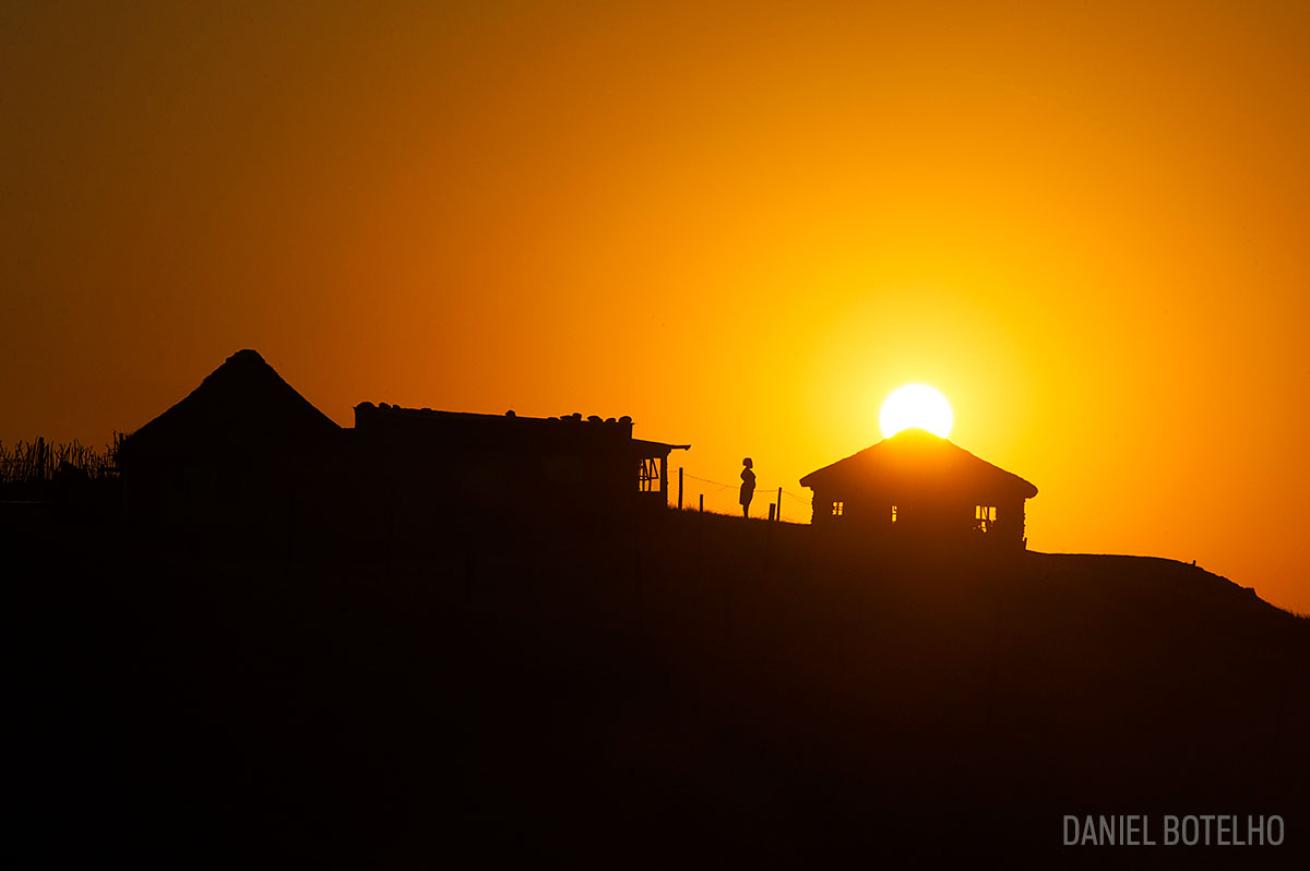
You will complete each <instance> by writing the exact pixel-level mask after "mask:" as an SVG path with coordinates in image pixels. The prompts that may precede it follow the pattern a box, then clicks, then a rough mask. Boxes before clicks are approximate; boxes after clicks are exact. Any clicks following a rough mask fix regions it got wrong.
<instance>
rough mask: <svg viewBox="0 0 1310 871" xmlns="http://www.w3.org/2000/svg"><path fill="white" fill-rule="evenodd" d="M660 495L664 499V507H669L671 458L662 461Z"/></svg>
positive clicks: (665, 457) (665, 456)
mask: <svg viewBox="0 0 1310 871" xmlns="http://www.w3.org/2000/svg"><path fill="white" fill-rule="evenodd" d="M660 495H661V496H663V497H664V507H665V508H668V507H669V456H668V454H665V455H664V456H663V457H662V458H661V459H660Z"/></svg>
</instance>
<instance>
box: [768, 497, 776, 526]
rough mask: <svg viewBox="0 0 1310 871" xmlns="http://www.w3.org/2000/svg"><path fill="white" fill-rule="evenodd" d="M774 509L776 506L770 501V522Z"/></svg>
mask: <svg viewBox="0 0 1310 871" xmlns="http://www.w3.org/2000/svg"><path fill="white" fill-rule="evenodd" d="M776 510H777V506H776V505H774V504H773V503H772V502H770V503H769V522H770V523H772V522H773V515H774V512H775V511H776Z"/></svg>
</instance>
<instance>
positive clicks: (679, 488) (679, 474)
mask: <svg viewBox="0 0 1310 871" xmlns="http://www.w3.org/2000/svg"><path fill="white" fill-rule="evenodd" d="M678 510H679V511H681V510H682V466H678Z"/></svg>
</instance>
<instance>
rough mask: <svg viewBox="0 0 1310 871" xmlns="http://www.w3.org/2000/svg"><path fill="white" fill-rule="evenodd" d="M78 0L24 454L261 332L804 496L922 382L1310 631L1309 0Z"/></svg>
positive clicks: (29, 371) (365, 390) (959, 429)
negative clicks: (590, 421) (607, 426)
mask: <svg viewBox="0 0 1310 871" xmlns="http://www.w3.org/2000/svg"><path fill="white" fill-rule="evenodd" d="M80 5H81V4H76V3H73V4H55V3H27V4H23V3H7V4H5V5H4V7H3V8H2V9H0V112H2V113H3V117H4V119H5V120H4V123H3V124H0V294H2V296H0V314H2V316H3V317H2V318H0V323H2V324H3V335H4V339H3V345H2V346H0V347H3V352H4V361H3V362H4V365H3V366H0V397H2V403H0V439H3V440H5V441H12V440H14V439H17V438H30V437H32V436H33V435H35V434H38V433H44V434H45V435H47V436H48V437H52V438H59V439H63V438H72V437H80V438H82V439H83V440H90V441H103V440H106V439H107V438H108V436H109V433H110V431H111V430H112V429H115V428H117V429H131V428H134V427H136V426H139V425H141V424H142V423H144V422H145V421H146V420H148V419H149V418H150V417H152V416H153V415H155V414H156V413H158V412H159V411H161V410H162V409H163V408H165V407H166V406H167V405H169V404H171V403H172V402H174V401H176V400H177V399H178V398H179V397H181V396H182V395H183V394H184V393H186V392H187V391H188V390H190V389H191V388H192V387H193V386H194V385H195V384H196V383H197V382H198V381H199V379H200V378H201V377H202V376H203V375H204V374H206V373H207V372H208V371H210V370H211V369H213V368H214V367H215V366H217V365H218V364H219V363H220V362H222V360H223V359H224V357H226V356H227V355H228V354H230V353H231V352H232V351H234V350H236V349H237V348H241V347H255V348H258V349H259V350H260V351H262V352H263V353H264V355H265V356H266V357H267V358H268V359H269V361H270V362H271V363H272V364H273V365H274V366H276V367H277V368H278V369H279V371H281V373H282V374H283V375H284V377H286V378H287V379H288V380H289V381H291V383H292V384H294V385H295V386H297V387H298V388H299V389H300V390H301V391H302V392H303V393H304V394H305V395H306V396H307V397H308V398H309V399H310V400H311V401H313V402H315V403H316V404H317V405H319V406H320V407H321V408H322V409H323V410H324V411H326V412H328V413H329V414H330V415H332V416H333V417H335V418H336V419H337V420H338V421H340V422H342V423H349V422H350V419H351V416H350V407H351V406H352V405H353V404H354V403H355V402H358V401H361V400H364V399H371V400H375V401H391V402H399V403H403V404H410V405H428V406H433V407H438V408H454V409H466V410H480V411H491V412H500V411H503V410H505V409H507V408H515V409H516V410H518V411H519V412H520V413H523V414H542V415H548V414H556V413H560V412H570V411H574V410H578V411H582V412H583V413H586V414H589V413H600V414H604V415H606V416H609V415H621V414H631V415H632V416H633V417H634V418H635V420H636V421H637V424H638V430H637V432H638V435H640V436H644V437H648V438H663V439H668V440H673V441H684V440H685V441H690V442H692V443H693V445H694V449H693V450H692V451H691V453H689V454H687V455H685V456H684V459H685V465H686V467H687V472H688V473H689V474H694V475H698V476H701V477H705V478H711V479H715V480H722V481H728V482H733V481H735V480H736V475H737V471H738V469H739V467H740V459H741V457H742V456H743V455H744V454H750V455H751V456H753V457H754V459H755V461H756V469H757V472H758V473H759V481H760V483H761V484H762V485H763V486H765V487H772V486H776V485H778V484H782V485H783V486H785V487H787V488H788V489H790V490H791V491H792V492H795V493H803V494H808V491H805V490H802V489H801V488H800V487H799V485H798V484H797V479H798V478H799V477H800V476H801V475H803V474H804V473H806V472H808V471H810V470H812V469H814V468H817V467H819V466H821V465H824V464H826V463H828V462H830V461H832V460H834V459H837V458H839V457H842V456H845V455H847V454H850V453H852V452H853V451H855V450H857V449H859V448H862V447H865V446H867V445H868V444H871V443H873V442H874V441H876V440H877V439H878V437H879V434H878V429H877V411H878V404H879V403H880V402H881V400H882V398H883V396H885V395H886V393H887V392H888V391H890V390H891V389H892V388H893V387H895V386H897V385H899V384H901V383H904V382H906V381H924V382H928V383H931V384H934V385H936V386H937V387H939V388H940V389H942V390H943V391H944V392H945V393H946V394H947V395H948V396H949V397H950V399H951V401H952V402H953V404H954V406H955V412H956V426H955V430H954V432H953V435H952V437H953V440H954V441H956V442H957V443H958V444H960V445H962V446H964V447H966V448H968V449H969V450H971V451H973V452H975V453H977V454H979V455H981V456H983V457H985V458H987V459H989V460H991V461H993V462H995V463H997V464H999V465H1001V466H1003V467H1005V468H1007V469H1010V470H1012V471H1015V472H1017V473H1019V474H1021V475H1023V476H1024V477H1026V478H1028V479H1029V480H1031V481H1033V482H1034V483H1035V484H1037V486H1038V487H1039V488H1040V489H1041V493H1040V495H1038V497H1037V498H1036V499H1035V500H1034V501H1033V502H1031V503H1030V504H1029V537H1030V544H1031V546H1032V547H1034V548H1037V549H1041V550H1072V551H1108V552H1127V553H1147V554H1157V555H1161V556H1169V557H1175V558H1179V559H1184V560H1191V559H1196V560H1197V561H1198V562H1199V563H1200V564H1201V565H1203V566H1205V567H1207V568H1209V569H1212V570H1214V571H1218V572H1221V573H1223V574H1226V575H1228V576H1229V577H1231V578H1233V579H1234V580H1236V581H1238V582H1239V583H1242V584H1245V585H1254V586H1255V587H1256V588H1257V589H1258V591H1259V592H1260V594H1261V595H1262V596H1264V597H1266V598H1268V599H1270V600H1272V601H1274V602H1275V603H1277V604H1280V605H1283V606H1285V607H1290V608H1293V609H1296V610H1299V611H1302V612H1310V579H1307V573H1306V567H1307V565H1310V543H1308V542H1310V536H1307V535H1306V534H1305V532H1304V530H1305V527H1306V518H1307V502H1306V493H1307V490H1308V489H1310V454H1308V453H1307V451H1306V449H1305V447H1304V445H1303V442H1304V439H1305V437H1306V430H1307V426H1306V424H1307V421H1308V419H1310V409H1308V408H1307V402H1306V399H1307V396H1310V389H1308V388H1310V350H1307V344H1306V333H1307V327H1310V244H1308V243H1310V161H1307V160H1306V155H1307V154H1310V105H1308V104H1310V12H1307V8H1306V7H1305V4H1303V3H1287V4H1272V3H1264V4H1260V3H1245V4H1235V3H1234V4H1217V3H1205V2H1180V3H1175V4H1162V5H1155V6H1147V5H1145V4H1142V3H1131V4H1123V5H1122V6H1117V7H1116V6H1114V5H1113V4H1105V3H1069V4H1059V3H1033V4H1021V3H1006V4H995V5H991V6H984V5H983V4H973V3H969V4H965V3H960V4H946V5H942V6H932V5H931V4H926V3H921V2H907V3H885V4H877V3H852V4H833V5H825V4H823V3H819V2H807V3H796V4H790V3H789V4H778V5H772V6H770V5H768V4H765V5H761V4H740V5H738V6H735V7H734V6H718V7H714V8H712V9H711V8H708V5H707V4H703V3H693V4H687V5H685V6H677V5H676V4H672V3H668V2H660V3H651V4H626V3H625V4H610V3H597V4H594V8H590V9H586V8H584V6H583V5H582V4H577V3H572V4H561V5H559V6H558V7H556V8H554V9H551V8H548V7H547V6H545V5H543V4H526V3H524V4H495V3H487V2H480V3H476V4H468V9H466V10H464V11H454V10H451V9H442V10H437V9H434V8H433V7H435V6H436V5H437V4H432V3H414V4H391V3H379V2H371V3H362V4H358V5H353V4H345V3H338V4H330V3H327V2H323V3H318V4H311V5H310V6H308V7H306V6H303V5H302V4H295V5H294V6H293V5H288V6H286V7H285V8H283V9H281V11H276V10H274V9H273V7H274V6H275V4H269V3H265V2H259V3H251V4H238V3H230V4H212V5H213V6H214V7H216V8H212V9H208V10H199V11H197V10H195V9H186V10H183V9H182V8H180V7H181V6H183V5H187V4H175V3H171V2H160V3H140V4H135V5H134V7H133V8H131V9H117V10H114V11H109V10H108V9H107V4H85V7H86V8H79V7H80ZM616 7H622V9H621V10H620V9H618V8H616ZM307 8H313V9H315V10H316V11H315V12H314V13H313V14H309V13H306V12H305V11H304V10H305V9H307ZM689 483H690V482H689ZM698 492H700V487H699V485H697V487H695V488H689V495H688V498H689V500H694V498H695V494H697V493H698ZM706 493H707V502H708V504H709V505H710V506H712V507H715V508H718V509H722V510H728V509H730V508H731V507H732V502H733V499H734V494H733V493H732V492H731V491H718V490H715V489H713V488H707V489H706ZM760 501H761V500H757V503H758V502H760ZM764 501H765V503H766V504H767V500H764ZM761 507H762V506H761ZM784 509H785V512H786V513H785V515H784V516H787V515H788V514H789V515H790V516H791V517H793V518H797V517H800V516H801V515H802V514H803V513H804V509H803V508H802V506H801V505H800V504H799V503H796V502H794V501H792V500H790V499H788V500H787V504H785V505H784Z"/></svg>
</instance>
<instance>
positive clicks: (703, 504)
mask: <svg viewBox="0 0 1310 871" xmlns="http://www.w3.org/2000/svg"><path fill="white" fill-rule="evenodd" d="M700 510H701V513H704V512H705V494H704V493H702V494H700Z"/></svg>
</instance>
